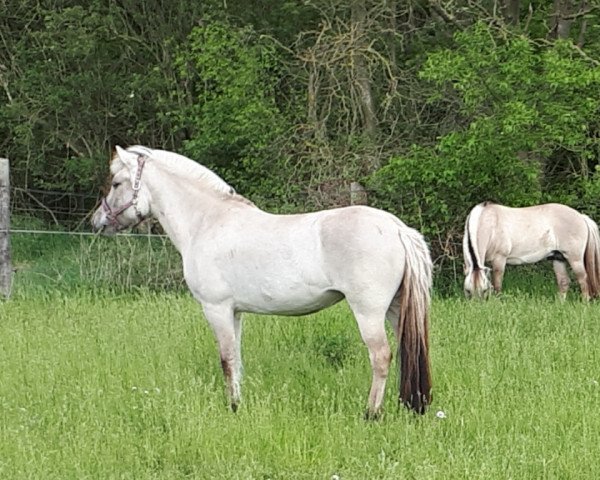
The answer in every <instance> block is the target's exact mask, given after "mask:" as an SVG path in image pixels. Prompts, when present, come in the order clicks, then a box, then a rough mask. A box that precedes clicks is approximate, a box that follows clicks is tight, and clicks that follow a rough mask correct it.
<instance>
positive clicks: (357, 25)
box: [352, 0, 377, 137]
mask: <svg viewBox="0 0 600 480" xmlns="http://www.w3.org/2000/svg"><path fill="white" fill-rule="evenodd" d="M366 21H367V9H366V7H365V0H354V1H353V2H352V29H353V31H354V32H355V36H356V37H355V38H356V44H355V45H354V53H353V59H352V61H353V66H354V72H353V75H354V81H355V82H356V88H357V90H358V102H359V109H360V114H361V118H362V128H363V130H364V132H365V133H366V134H367V136H369V137H373V136H374V135H375V131H376V126H377V119H376V117H375V107H374V102H373V93H372V90H371V77H370V72H369V68H368V65H367V62H366V58H365V53H366V49H367V47H368V43H367V32H366V28H365V24H366Z"/></svg>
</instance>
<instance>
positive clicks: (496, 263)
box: [492, 258, 506, 293]
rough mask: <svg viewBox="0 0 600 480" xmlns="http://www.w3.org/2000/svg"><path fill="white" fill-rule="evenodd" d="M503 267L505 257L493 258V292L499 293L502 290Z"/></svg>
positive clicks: (504, 265) (504, 266)
mask: <svg viewBox="0 0 600 480" xmlns="http://www.w3.org/2000/svg"><path fill="white" fill-rule="evenodd" d="M505 268H506V259H505V258H495V259H494V260H493V261H492V284H493V285H494V292H496V293H500V292H501V291H502V279H503V278H504V269H505Z"/></svg>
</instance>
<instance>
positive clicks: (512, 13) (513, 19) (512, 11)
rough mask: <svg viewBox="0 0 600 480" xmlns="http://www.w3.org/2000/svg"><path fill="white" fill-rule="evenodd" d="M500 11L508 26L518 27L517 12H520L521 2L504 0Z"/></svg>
mask: <svg viewBox="0 0 600 480" xmlns="http://www.w3.org/2000/svg"><path fill="white" fill-rule="evenodd" d="M503 3H504V5H503V6H502V9H503V10H504V18H505V19H506V23H508V24H509V25H514V26H517V25H519V12H520V10H521V0H504V2H503Z"/></svg>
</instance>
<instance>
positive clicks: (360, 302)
mask: <svg viewBox="0 0 600 480" xmlns="http://www.w3.org/2000/svg"><path fill="white" fill-rule="evenodd" d="M110 168H111V173H112V175H113V178H112V187H111V189H110V192H109V193H108V195H107V196H106V197H105V198H104V199H103V200H102V205H101V206H100V207H99V208H98V210H97V211H96V212H95V213H94V216H93V219H92V223H93V226H94V227H95V229H97V230H102V231H103V232H104V233H107V234H110V233H115V232H117V231H119V230H122V229H124V228H127V227H129V226H132V225H134V224H136V223H137V222H139V221H141V220H142V219H144V218H146V217H148V216H150V215H153V216H155V217H156V218H157V219H158V221H159V222H160V224H161V225H162V226H163V228H164V229H165V231H166V233H167V234H168V236H169V238H170V239H171V241H172V242H173V244H174V245H175V247H176V248H177V249H178V250H179V252H180V254H181V256H182V259H183V270H184V276H185V280H186V283H187V285H188V287H189V289H190V290H191V292H192V294H193V296H194V297H195V298H196V300H198V302H200V304H201V305H202V307H203V310H204V315H205V316H206V318H207V320H208V322H209V323H210V326H211V327H212V330H213V331H214V334H215V336H216V339H217V342H218V346H219V350H220V355H221V366H222V368H223V373H224V375H225V379H226V382H227V387H228V393H229V400H230V404H231V407H232V409H233V410H234V411H235V410H236V409H237V405H238V403H239V401H240V380H241V372H242V362H241V348H240V346H241V314H242V312H253V313H262V314H278V315H304V314H308V313H311V312H316V311H318V310H321V309H323V308H326V307H329V306H330V305H333V304H335V303H337V302H339V301H340V300H342V299H343V298H345V299H346V300H347V302H348V304H349V306H350V308H351V309H352V312H353V313H354V316H355V317H356V321H357V323H358V328H359V330H360V334H361V336H362V338H363V340H364V342H365V344H366V346H367V348H368V350H369V358H370V361H371V368H372V372H373V377H372V384H371V390H370V393H369V399H368V410H367V416H368V417H377V415H378V414H379V413H380V410H381V405H382V401H383V397H384V390H385V383H386V378H387V375H388V370H389V365H390V361H391V357H392V354H391V351H390V347H389V345H388V341H387V338H386V332H385V318H387V319H388V321H389V322H390V323H391V325H392V327H393V329H394V332H395V334H396V338H397V340H398V357H399V360H400V362H399V364H400V371H401V374H400V392H399V400H400V401H401V402H403V403H404V404H405V405H406V406H408V407H409V408H412V409H413V410H415V411H416V412H419V413H424V411H425V408H426V407H427V405H428V404H429V403H430V401H431V391H430V390H431V379H430V367H429V351H428V348H429V347H428V311H429V303H430V287H431V276H432V263H431V259H430V255H429V251H428V248H427V245H426V244H425V241H424V240H423V237H422V236H421V235H420V234H419V233H418V232H417V231H416V230H413V229H412V228H409V227H407V226H406V225H405V224H404V223H402V222H401V221H400V220H399V219H397V218H396V217H394V216H393V215H391V214H389V213H386V212H383V211H381V210H376V209H373V208H369V207H364V206H356V207H347V208H338V209H334V210H326V211H319V212H314V213H307V214H299V215H273V214H271V213H267V212H265V211H263V210H260V209H259V208H257V207H256V206H255V205H254V204H252V202H250V201H248V200H246V199H245V198H243V197H242V196H240V195H238V194H236V193H235V191H234V190H233V188H231V187H230V186H229V185H228V184H227V183H225V181H223V180H222V179H221V178H220V177H218V176H217V175H216V174H215V173H213V172H212V171H210V170H208V169H207V168H206V167H203V166H202V165H200V164H198V163H196V162H194V161H192V160H190V159H188V158H186V157H184V156H181V155H178V154H176V153H172V152H167V151H162V150H150V149H148V148H146V147H141V146H135V147H130V148H128V149H126V150H124V149H122V148H120V147H117V148H116V154H115V156H114V157H113V161H112V163H111V167H110Z"/></svg>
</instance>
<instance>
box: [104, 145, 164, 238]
mask: <svg viewBox="0 0 600 480" xmlns="http://www.w3.org/2000/svg"><path fill="white" fill-rule="evenodd" d="M151 153H152V151H151V150H149V149H147V148H143V147H132V148H129V149H127V150H124V149H122V148H121V147H118V146H117V147H116V153H115V155H114V157H113V160H112V163H111V165H110V171H111V174H112V180H111V186H110V191H109V192H108V194H107V195H106V196H105V197H104V198H103V199H102V203H101V205H100V207H98V209H97V210H96V211H95V212H94V215H93V217H92V225H93V227H94V229H95V230H98V231H101V232H102V233H104V234H107V235H109V234H114V233H116V232H119V231H121V230H124V229H126V228H128V227H131V226H134V225H137V224H138V223H140V222H141V221H142V220H144V218H146V217H147V216H149V215H150V195H149V192H148V190H147V189H146V188H144V182H143V171H144V165H145V163H146V160H147V158H148V157H149V156H150V155H151Z"/></svg>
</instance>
